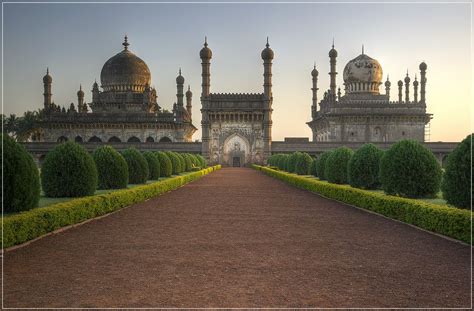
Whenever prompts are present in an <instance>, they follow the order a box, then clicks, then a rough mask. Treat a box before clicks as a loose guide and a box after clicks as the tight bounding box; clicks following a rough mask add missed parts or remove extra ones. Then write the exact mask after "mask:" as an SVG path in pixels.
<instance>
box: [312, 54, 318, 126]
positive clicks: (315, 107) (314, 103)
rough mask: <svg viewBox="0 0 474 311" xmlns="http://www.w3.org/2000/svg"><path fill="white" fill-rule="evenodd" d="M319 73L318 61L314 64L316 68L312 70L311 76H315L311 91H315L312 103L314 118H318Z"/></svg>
mask: <svg viewBox="0 0 474 311" xmlns="http://www.w3.org/2000/svg"><path fill="white" fill-rule="evenodd" d="M318 75H319V72H318V70H317V69H316V63H315V64H314V68H313V70H312V71H311V76H312V77H313V87H312V88H311V91H312V92H313V98H312V104H311V117H312V118H313V119H314V118H316V112H317V111H318V90H319V89H318Z"/></svg>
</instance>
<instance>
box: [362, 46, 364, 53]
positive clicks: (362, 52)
mask: <svg viewBox="0 0 474 311" xmlns="http://www.w3.org/2000/svg"><path fill="white" fill-rule="evenodd" d="M362 55H364V45H363V44H362Z"/></svg>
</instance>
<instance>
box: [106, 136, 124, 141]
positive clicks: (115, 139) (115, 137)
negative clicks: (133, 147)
mask: <svg viewBox="0 0 474 311" xmlns="http://www.w3.org/2000/svg"><path fill="white" fill-rule="evenodd" d="M121 142H122V141H121V140H120V138H118V137H117V136H112V137H110V138H109V143H121Z"/></svg>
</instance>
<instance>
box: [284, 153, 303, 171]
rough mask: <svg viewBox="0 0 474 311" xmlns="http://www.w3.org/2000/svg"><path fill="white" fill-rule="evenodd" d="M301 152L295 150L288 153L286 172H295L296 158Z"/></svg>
mask: <svg viewBox="0 0 474 311" xmlns="http://www.w3.org/2000/svg"><path fill="white" fill-rule="evenodd" d="M300 154H301V152H299V151H296V152H293V153H292V154H290V157H289V159H288V164H287V168H286V170H287V172H289V173H295V172H296V163H297V162H298V158H299V156H300Z"/></svg>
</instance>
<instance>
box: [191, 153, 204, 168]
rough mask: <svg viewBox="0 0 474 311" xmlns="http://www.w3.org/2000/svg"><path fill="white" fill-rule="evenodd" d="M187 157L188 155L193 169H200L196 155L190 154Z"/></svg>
mask: <svg viewBox="0 0 474 311" xmlns="http://www.w3.org/2000/svg"><path fill="white" fill-rule="evenodd" d="M189 155H190V158H191V161H192V162H193V168H201V162H200V161H199V158H198V156H197V154H192V153H190V154H189Z"/></svg>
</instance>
